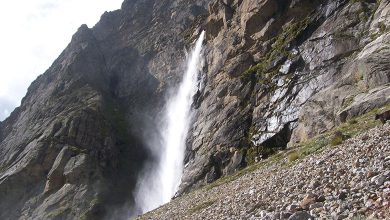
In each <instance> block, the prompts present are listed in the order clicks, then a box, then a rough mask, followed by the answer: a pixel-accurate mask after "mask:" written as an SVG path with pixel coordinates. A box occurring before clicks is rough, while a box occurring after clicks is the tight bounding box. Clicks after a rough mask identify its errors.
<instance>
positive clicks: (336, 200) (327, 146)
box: [139, 109, 390, 220]
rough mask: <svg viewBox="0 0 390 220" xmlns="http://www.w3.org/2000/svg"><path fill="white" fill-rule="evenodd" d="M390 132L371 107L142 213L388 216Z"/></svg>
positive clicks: (155, 215)
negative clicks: (339, 135)
mask: <svg viewBox="0 0 390 220" xmlns="http://www.w3.org/2000/svg"><path fill="white" fill-rule="evenodd" d="M377 111H379V110H378V109H377V110H375V112H377ZM340 130H343V131H347V132H346V133H348V134H349V135H353V136H354V137H353V138H348V139H347V140H345V141H342V142H340V143H335V136H334V133H335V132H336V131H340ZM355 135H356V136H355ZM389 135H390V125H389V123H387V124H385V125H381V124H380V123H378V122H375V121H374V112H371V113H369V114H366V115H364V116H362V117H359V118H357V119H355V121H354V122H353V123H346V124H343V125H341V126H340V127H337V128H335V130H334V131H332V132H328V133H326V134H324V135H320V136H318V137H315V138H313V139H312V140H310V141H308V142H306V143H304V144H303V145H302V146H301V147H299V148H297V149H293V150H290V151H288V152H283V151H282V152H279V153H278V154H276V155H275V156H273V157H271V158H269V159H267V160H264V161H261V162H259V163H256V164H254V165H252V166H250V167H248V168H246V169H243V170H241V171H240V172H238V173H237V174H235V175H233V176H230V177H228V178H223V179H221V180H218V181H216V182H215V183H213V184H210V185H207V186H205V187H203V188H200V189H198V190H194V191H193V192H190V193H188V194H185V195H182V196H181V197H179V198H176V199H174V200H173V201H172V202H170V203H169V204H167V205H164V206H162V207H160V208H158V209H157V210H154V211H152V212H150V213H147V214H145V215H143V216H141V217H140V218H139V219H291V220H296V219H309V218H312V219H388V218H390V212H389V211H390V181H389V180H390V136H389ZM336 144H337V145H336Z"/></svg>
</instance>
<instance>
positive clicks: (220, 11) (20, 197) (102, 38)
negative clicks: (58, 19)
mask: <svg viewBox="0 0 390 220" xmlns="http://www.w3.org/2000/svg"><path fill="white" fill-rule="evenodd" d="M202 29H205V30H206V33H207V40H206V41H207V43H206V47H207V48H206V52H205V54H206V57H205V61H206V62H205V63H206V65H205V68H204V77H203V79H204V82H203V84H204V85H205V86H204V88H203V89H202V91H200V92H199V94H198V95H197V97H196V100H195V103H194V105H193V108H194V109H193V111H194V114H195V116H194V120H193V123H192V127H191V129H190V134H189V137H188V140H187V152H186V159H185V161H184V162H185V163H186V167H185V170H184V176H183V178H182V184H181V187H180V191H179V194H182V193H185V192H189V191H190V190H191V189H194V188H197V187H200V186H202V185H205V184H208V183H211V182H214V181H215V180H217V179H219V178H221V177H223V176H226V175H230V174H232V173H234V172H236V171H237V170H238V169H241V168H243V167H245V166H247V165H248V164H250V163H253V161H259V160H261V159H264V158H266V157H268V156H269V155H270V154H272V153H273V152H275V151H277V150H280V149H286V148H289V147H290V148H292V147H294V146H297V145H300V144H301V143H302V142H304V141H306V140H308V139H310V138H312V137H314V136H316V135H318V134H322V133H324V132H326V131H328V130H330V129H332V128H334V127H335V126H338V125H339V124H340V123H343V122H347V121H349V120H352V119H353V118H354V117H356V116H359V115H362V114H365V113H367V112H369V111H370V110H372V109H375V108H378V107H381V106H384V105H386V104H387V103H389V102H390V87H389V85H390V84H389V83H390V65H389V57H390V56H389V55H390V49H389V48H390V33H389V30H390V3H389V1H387V0H381V1H375V0H350V1H349V0H336V1H331V0H213V1H206V0H198V1H190V0H173V1H168V2H166V1H156V0H125V1H124V3H123V4H122V7H121V9H120V10H117V11H113V12H107V13H105V14H103V15H102V17H101V20H100V21H99V22H98V23H97V24H96V25H95V26H94V27H93V28H89V27H87V26H86V25H82V26H81V27H80V28H79V30H78V31H77V33H75V35H74V36H73V38H72V41H71V42H70V44H69V45H68V46H67V48H66V49H65V50H64V51H63V53H62V54H61V55H60V56H59V58H58V59H57V60H56V61H55V62H54V63H53V65H52V66H51V67H50V68H49V69H48V70H47V71H46V72H45V73H44V74H43V75H41V76H39V77H38V78H37V79H36V80H35V81H34V82H33V83H32V84H31V86H30V88H29V89H28V92H27V95H26V97H25V98H24V99H23V101H22V103H21V106H20V107H18V108H17V109H15V111H14V112H13V113H12V114H11V116H10V117H9V118H7V119H6V120H5V121H3V122H0V219H121V218H125V217H126V216H129V215H131V214H134V213H137V210H132V207H134V206H133V205H134V198H133V192H132V190H133V189H134V186H135V184H136V181H137V177H138V176H139V173H140V171H141V170H142V168H143V167H144V165H145V163H147V162H149V161H151V160H153V158H152V156H151V155H150V153H149V150H150V148H151V147H153V146H151V145H152V143H150V142H149V141H148V140H149V139H150V138H149V137H150V136H154V135H159V134H158V131H157V129H156V127H157V126H158V124H159V122H160V117H161V110H162V106H163V105H164V102H165V94H166V92H167V91H168V90H169V89H170V88H171V87H174V86H175V85H176V84H177V82H178V80H179V78H180V73H181V72H182V71H183V65H182V63H183V62H182V61H183V60H184V58H185V47H187V46H188V45H190V44H191V43H192V42H193V40H195V39H196V37H197V35H198V33H199V32H200V31H201V30H202ZM310 205H314V204H310ZM306 214H307V213H306ZM296 215H299V213H298V214H296ZM301 215H305V213H303V214H302V213H301Z"/></svg>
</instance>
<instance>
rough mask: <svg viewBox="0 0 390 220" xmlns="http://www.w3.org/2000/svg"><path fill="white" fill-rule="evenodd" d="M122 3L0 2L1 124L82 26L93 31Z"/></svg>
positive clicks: (88, 0) (116, 0) (112, 0)
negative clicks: (99, 21) (104, 16)
mask: <svg viewBox="0 0 390 220" xmlns="http://www.w3.org/2000/svg"><path fill="white" fill-rule="evenodd" d="M122 1H123V0H21V1H10V0H0V8H1V9H2V10H1V13H0V28H1V32H0V121H2V120H4V119H5V118H6V117H7V116H8V115H9V114H10V113H11V112H12V110H13V109H14V108H15V107H17V106H19V105H20V101H21V99H22V98H23V96H24V95H25V94H26V92H27V88H28V86H29V85H30V83H31V82H32V81H33V80H34V79H36V77H37V76H38V75H40V74H42V73H43V72H44V71H45V70H46V69H48V68H49V67H50V65H51V64H52V62H53V61H54V60H55V59H56V58H57V57H58V56H59V55H60V53H61V52H62V50H63V49H65V47H66V45H67V44H68V43H69V42H70V40H71V37H72V35H73V34H74V33H75V32H76V31H77V28H78V27H80V26H81V24H87V25H88V27H93V26H94V24H96V22H97V21H98V20H99V19H100V16H101V15H102V14H103V13H104V11H112V10H115V9H119V8H120V6H121V3H122Z"/></svg>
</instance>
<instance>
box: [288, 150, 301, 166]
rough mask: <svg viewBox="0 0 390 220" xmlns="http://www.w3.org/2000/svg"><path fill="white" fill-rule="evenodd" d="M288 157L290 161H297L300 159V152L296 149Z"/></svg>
mask: <svg viewBox="0 0 390 220" xmlns="http://www.w3.org/2000/svg"><path fill="white" fill-rule="evenodd" d="M287 159H288V162H289V163H291V162H293V161H296V160H298V159H299V153H298V152H296V151H293V152H291V153H289V154H288V156H287Z"/></svg>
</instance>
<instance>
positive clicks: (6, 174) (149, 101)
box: [0, 0, 206, 219]
mask: <svg viewBox="0 0 390 220" xmlns="http://www.w3.org/2000/svg"><path fill="white" fill-rule="evenodd" d="M189 2H190V1H172V2H170V3H166V2H160V1H154V0H142V1H134V0H129V1H125V2H124V3H123V5H122V9H120V10H117V11H113V12H109V13H105V14H103V15H102V17H101V20H100V21H99V23H97V24H96V25H95V26H94V27H93V28H88V27H87V26H86V25H82V26H81V27H80V28H79V30H78V31H77V33H76V34H74V36H73V38H72V41H71V43H70V44H69V45H68V46H67V48H66V49H65V50H64V51H63V53H62V54H61V55H60V56H59V58H58V59H57V60H56V61H55V62H54V63H53V65H52V66H51V67H50V68H49V69H48V70H47V71H46V72H45V73H44V74H43V75H41V76H39V77H38V78H37V79H36V80H35V81H34V82H33V83H32V84H31V86H30V88H29V89H28V93H27V95H26V97H25V98H24V99H23V101H22V104H21V106H20V107H19V108H17V109H16V110H15V111H14V112H13V113H12V114H11V116H10V117H9V118H8V119H6V120H5V121H3V122H1V125H0V141H1V143H0V197H1V199H0V219H121V218H125V217H127V216H129V215H130V214H131V213H134V212H135V210H132V209H131V208H132V207H133V204H134V198H133V195H132V193H133V192H132V190H133V189H134V188H135V184H136V181H137V178H138V174H139V172H140V171H141V170H142V167H143V164H144V163H145V161H147V160H149V159H150V158H149V155H148V149H149V146H148V145H149V144H150V143H148V142H147V141H146V140H147V138H146V137H148V136H153V135H156V129H155V127H156V124H157V123H158V117H159V112H160V111H161V108H162V105H163V103H164V102H163V100H164V91H165V90H166V88H168V86H169V83H172V84H174V83H175V82H176V81H177V80H175V79H177V78H178V77H179V73H180V71H181V69H182V62H181V61H182V60H183V59H184V55H185V54H184V45H185V44H184V41H185V39H184V37H183V35H184V34H183V32H184V31H185V29H186V28H187V27H189V26H190V24H192V23H193V22H194V20H195V18H196V17H197V16H200V15H202V14H204V13H206V1H203V2H202V1H197V2H191V3H189Z"/></svg>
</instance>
